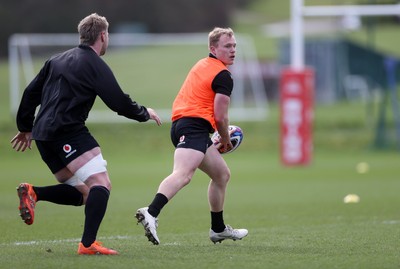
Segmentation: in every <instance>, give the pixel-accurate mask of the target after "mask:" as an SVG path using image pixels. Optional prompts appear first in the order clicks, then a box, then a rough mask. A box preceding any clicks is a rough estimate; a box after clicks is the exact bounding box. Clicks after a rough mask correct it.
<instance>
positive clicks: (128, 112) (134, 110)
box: [97, 60, 150, 122]
mask: <svg viewBox="0 0 400 269" xmlns="http://www.w3.org/2000/svg"><path fill="white" fill-rule="evenodd" d="M98 67H99V69H100V70H99V74H100V75H99V78H98V80H97V81H98V83H97V94H98V96H99V97H100V98H101V99H102V100H103V102H104V103H105V104H106V105H107V106H108V107H109V108H110V109H111V110H113V111H115V112H117V113H118V115H122V116H125V117H127V118H129V119H134V120H137V121H140V122H143V121H148V120H149V119H150V115H149V113H148V111H147V108H146V107H145V106H141V105H139V104H138V103H136V102H135V101H133V100H132V99H131V98H130V97H129V95H128V94H125V93H124V92H123V91H122V89H121V87H120V86H119V84H118V82H117V80H116V78H115V76H114V74H113V73H112V71H111V69H110V68H109V67H108V65H107V64H106V63H105V62H103V61H102V60H101V61H100V62H99V65H98Z"/></svg>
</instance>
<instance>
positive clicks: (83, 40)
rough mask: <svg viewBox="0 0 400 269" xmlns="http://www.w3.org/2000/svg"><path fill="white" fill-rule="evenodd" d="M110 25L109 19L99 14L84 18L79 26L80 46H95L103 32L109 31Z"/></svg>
mask: <svg viewBox="0 0 400 269" xmlns="http://www.w3.org/2000/svg"><path fill="white" fill-rule="evenodd" d="M108 25H109V24H108V21H107V19H106V18H105V17H102V16H99V15H98V14H97V13H93V14H90V15H89V16H86V17H85V18H83V19H82V20H81V21H80V23H79V24H78V33H79V39H80V44H82V45H88V46H91V45H93V44H94V43H95V42H96V40H97V38H98V37H99V35H100V33H101V32H103V31H108Z"/></svg>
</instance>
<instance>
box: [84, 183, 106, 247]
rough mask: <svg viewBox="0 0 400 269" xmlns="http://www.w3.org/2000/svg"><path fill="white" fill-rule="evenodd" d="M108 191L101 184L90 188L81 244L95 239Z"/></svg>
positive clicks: (88, 244)
mask: <svg viewBox="0 0 400 269" xmlns="http://www.w3.org/2000/svg"><path fill="white" fill-rule="evenodd" d="M109 196H110V191H109V190H108V189H107V188H105V187H103V186H94V187H93V188H91V189H90V191H89V195H88V198H87V200H86V206H85V228H84V230H83V235H82V244H83V245H84V246H85V247H90V245H91V244H92V243H93V242H94V241H95V240H96V236H97V231H98V230H99V227H100V223H101V221H102V220H103V217H104V215H105V213H106V209H107V203H108V198H109Z"/></svg>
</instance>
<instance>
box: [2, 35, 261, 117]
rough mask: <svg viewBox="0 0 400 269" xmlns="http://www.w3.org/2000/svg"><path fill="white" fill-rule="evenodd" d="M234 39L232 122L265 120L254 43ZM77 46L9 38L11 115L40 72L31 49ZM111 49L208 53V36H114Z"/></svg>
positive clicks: (72, 41)
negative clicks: (180, 49)
mask: <svg viewBox="0 0 400 269" xmlns="http://www.w3.org/2000/svg"><path fill="white" fill-rule="evenodd" d="M235 36H236V39H237V42H238V46H237V53H236V56H237V57H236V60H235V64H234V65H233V66H232V67H230V70H231V72H232V74H233V77H234V82H235V83H234V92H233V94H232V101H231V103H232V105H231V108H230V112H229V113H230V118H231V120H232V121H260V120H265V119H266V118H267V112H268V102H267V95H266V92H265V86H264V81H263V74H262V72H261V67H260V65H259V63H258V59H257V53H256V50H255V46H254V44H253V40H252V38H250V37H249V36H247V35H243V34H235ZM78 43H79V39H78V37H77V34H14V35H12V36H11V37H10V39H9V43H8V49H9V68H10V110H11V113H12V114H16V112H17V109H18V105H19V101H20V98H21V94H22V90H23V88H24V87H25V86H26V85H27V84H28V83H29V82H30V81H31V80H32V79H33V77H34V75H35V74H36V73H37V72H38V70H36V72H35V70H34V61H33V56H32V53H31V49H32V48H33V47H73V46H76V45H77V44H78ZM109 45H110V49H114V48H123V47H125V48H128V47H135V46H173V45H185V46H186V45H187V46H190V45H196V46H199V45H202V46H204V47H205V52H207V34H206V33H192V34H146V33H134V34H125V33H116V34H112V40H111V42H110V44H109ZM204 55H207V54H204ZM187 71H188V70H187ZM182 82H183V81H182ZM21 84H23V85H21ZM177 90H178V89H177ZM154 108H155V109H157V112H158V113H159V114H160V116H162V117H163V118H164V119H169V118H170V114H171V112H170V108H165V107H154ZM88 120H89V121H91V122H110V121H111V122H117V121H120V122H131V121H128V120H126V119H125V118H123V117H118V116H116V115H115V113H112V112H111V111H108V110H107V111H106V110H96V109H93V110H92V111H91V113H90V116H89V119H88Z"/></svg>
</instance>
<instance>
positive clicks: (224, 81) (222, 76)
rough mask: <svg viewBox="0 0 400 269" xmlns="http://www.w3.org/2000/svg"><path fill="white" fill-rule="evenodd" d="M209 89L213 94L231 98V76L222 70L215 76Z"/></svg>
mask: <svg viewBox="0 0 400 269" xmlns="http://www.w3.org/2000/svg"><path fill="white" fill-rule="evenodd" d="M211 87H212V89H213V91H214V92H216V93H221V94H224V95H227V96H231V94H232V90H233V79H232V75H231V73H230V72H229V71H228V70H222V71H221V72H219V73H218V75H216V76H215V78H214V80H213V82H212V84H211Z"/></svg>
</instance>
